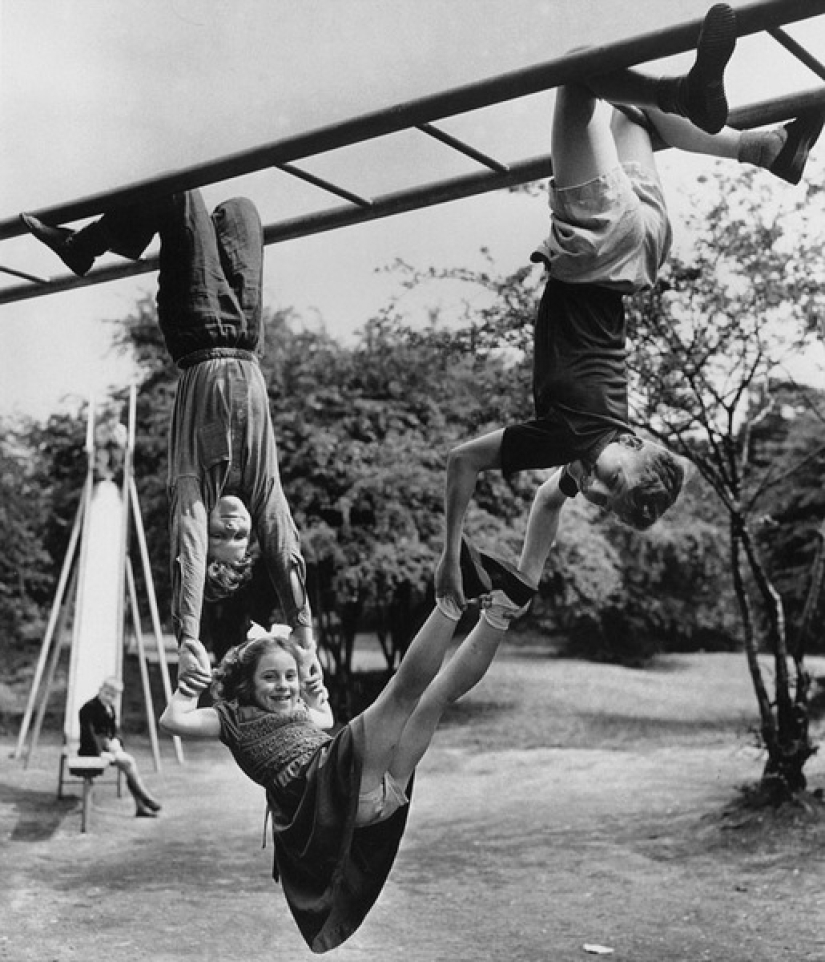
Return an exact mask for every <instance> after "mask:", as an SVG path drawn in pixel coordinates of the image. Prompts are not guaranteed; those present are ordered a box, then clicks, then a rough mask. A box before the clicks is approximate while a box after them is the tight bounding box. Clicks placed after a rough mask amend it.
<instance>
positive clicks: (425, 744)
mask: <svg viewBox="0 0 825 962" xmlns="http://www.w3.org/2000/svg"><path fill="white" fill-rule="evenodd" d="M488 612H492V613H493V620H494V621H496V619H495V608H491V609H488V610H486V611H485V612H483V613H482V615H481V617H480V618H479V620H478V623H477V624H476V626H475V627H474V628H473V630H472V631H471V632H470V634H469V635H467V637H466V638H465V639H464V640H463V641H462V642H461V644H460V645H459V646H458V648H457V650H456V652H455V654H454V655H453V656H452V658H450V660H449V661H448V662H447V663H446V665H444V667H443V668H442V669H441V671H440V672H439V673H438V675H437V676H436V677H435V679H434V680H433V682H432V683H431V684H430V686H429V687H428V688H427V690H426V692H425V693H424V695H423V696H422V698H421V701H420V702H419V703H418V706H417V707H416V709H415V711H414V712H413V713H412V714H411V715H410V718H409V721H408V722H407V724H406V725H405V727H404V731H403V733H402V735H401V739H400V741H399V743H398V747H397V749H396V751H395V755H394V757H393V759H392V763H391V765H390V767H389V772H390V774H391V775H392V777H393V778H394V779H395V780H396V781H397V782H398V783H399V784H400V785H405V784H406V783H407V781H408V779H409V778H410V776H411V775H412V773H413V771H414V770H415V768H416V766H417V765H418V763H419V762H420V761H421V759H422V758H423V756H424V754H425V752H426V751H427V749H428V748H429V746H430V743H431V742H432V739H433V735H434V734H435V731H436V729H437V728H438V723H439V722H440V720H441V717H442V715H443V714H444V711H445V710H446V709H447V707H448V706H449V705H451V704H452V703H453V702H455V701H457V700H458V699H459V698H461V697H462V696H463V695H466V694H467V692H468V691H470V690H471V689H472V688H474V687H475V686H476V685H477V684H478V683H479V682H480V681H481V679H482V678H483V677H484V675H485V674H486V672H487V669H488V668H489V667H490V665H491V664H492V661H493V659H494V658H495V655H496V652H497V651H498V648H499V645H500V644H501V642H502V640H503V638H504V635H505V633H506V627H502V624H504V622H501V621H496V624H497V625H498V627H496V626H495V625H493V624H491V623H490V621H488V620H487V617H488Z"/></svg>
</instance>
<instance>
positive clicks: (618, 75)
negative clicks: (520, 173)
mask: <svg viewBox="0 0 825 962" xmlns="http://www.w3.org/2000/svg"><path fill="white" fill-rule="evenodd" d="M735 40H736V19H735V15H734V12H733V10H732V9H731V8H730V7H728V6H727V5H725V4H717V5H716V6H714V7H712V8H711V10H710V11H709V12H708V15H707V17H706V18H705V21H704V24H703V26H702V30H701V33H700V37H699V41H698V46H697V54H696V61H695V64H694V66H693V68H692V69H691V70H690V72H689V73H688V74H687V75H686V76H684V77H674V78H653V77H649V76H647V75H645V74H643V73H640V72H639V71H636V70H620V71H617V72H615V73H611V74H609V75H605V76H600V77H594V78H588V79H586V80H584V81H582V82H581V83H576V84H568V85H566V86H564V87H561V88H560V89H559V90H558V91H557V99H556V106H555V112H554V116H553V126H552V135H551V156H552V159H553V179H552V181H551V184H550V208H551V214H552V217H551V232H550V236H549V237H548V239H547V241H546V242H545V243H544V244H543V245H542V246H541V247H540V248H539V250H537V251H536V252H535V254H534V255H533V260H536V261H540V262H542V263H544V264H545V266H546V267H547V271H548V280H547V284H546V287H545V291H544V295H543V297H542V300H541V304H540V306H539V310H538V316H537V319H536V325H535V334H534V369H533V398H534V404H535V411H536V418H535V420H532V421H529V422H526V423H522V424H514V425H510V426H509V427H506V428H504V429H502V430H497V431H493V432H491V433H489V434H486V435H484V436H482V437H480V438H477V439H475V440H473V441H469V442H466V443H464V444H462V445H460V446H459V447H457V448H455V449H454V450H453V451H451V452H450V456H449V459H448V465H447V480H446V494H445V513H446V518H445V539H444V549H443V553H442V556H441V559H440V561H439V564H438V568H437V570H436V595H437V597H450V598H452V599H453V601H454V602H455V603H456V604H458V605H459V606H461V605H463V604H464V601H465V598H464V595H463V593H462V586H461V579H460V576H459V560H460V554H461V550H462V527H463V523H464V516H465V514H466V510H467V507H468V505H469V502H470V499H471V498H472V495H473V492H474V490H475V485H476V481H477V478H478V475H479V473H480V472H482V471H487V470H490V469H496V468H499V469H501V470H502V471H503V472H505V473H507V474H511V473H514V472H518V471H524V470H527V469H533V468H549V467H555V466H560V467H563V471H562V472H561V473H559V474H554V475H553V476H552V478H551V479H550V480H549V481H548V482H546V485H547V488H546V490H545V491H543V492H542V491H541V489H540V491H539V493H538V494H537V498H536V502H535V503H534V506H533V510H532V511H531V515H530V520H529V522H528V532H527V541H528V542H529V544H530V551H529V554H530V556H531V558H532V559H533V563H531V565H530V567H531V574H530V575H529V576H528V575H527V573H526V572H523V574H524V577H525V582H526V584H527V587H535V585H536V584H537V582H538V578H539V577H540V575H541V567H540V566H538V567H537V565H536V563H535V558H537V557H539V556H541V555H542V553H543V554H544V557H546V553H547V551H548V550H549V543H547V544H545V545H544V546H543V547H542V546H541V545H539V541H540V537H539V532H541V531H542V529H543V528H544V527H547V529H548V530H552V531H554V530H555V525H556V524H557V513H558V510H559V504H558V497H559V495H561V497H562V498H563V497H565V496H568V497H574V496H575V495H576V494H577V493H578V492H581V493H582V495H583V496H584V497H585V498H586V499H587V500H588V501H590V502H592V503H594V504H597V505H599V506H600V507H602V508H604V509H605V510H607V511H612V512H613V513H614V514H616V515H617V516H618V517H619V518H620V519H621V520H622V521H624V522H626V523H628V524H630V525H631V526H633V527H636V528H638V529H644V528H646V527H649V526H650V525H651V524H653V523H654V522H655V521H656V520H657V519H658V518H659V517H660V516H661V515H662V514H663V513H664V512H665V511H666V510H667V509H668V508H669V507H670V506H671V505H672V504H673V502H674V501H675V500H676V498H677V497H678V495H679V492H680V490H681V485H682V480H683V468H682V465H681V463H680V462H679V461H678V460H677V459H676V458H675V457H674V456H673V455H671V453H670V452H668V451H667V450H666V449H664V448H662V447H660V446H659V445H656V444H653V443H651V442H650V441H647V440H644V439H642V438H640V437H638V436H637V435H636V434H634V432H633V431H632V430H631V429H630V426H629V419H628V400H627V370H626V350H625V342H626V324H625V313H624V305H623V301H624V297H625V295H627V294H633V293H635V292H637V291H640V290H644V289H645V288H648V287H650V286H652V285H653V284H654V283H655V281H656V277H657V274H658V271H659V269H660V268H661V266H662V265H663V263H664V262H665V259H666V257H667V254H668V252H669V249H670V244H671V227H670V222H669V219H668V215H667V210H666V207H665V201H664V196H663V194H662V188H661V184H660V182H659V178H658V175H657V172H656V165H655V162H654V154H653V146H652V141H651V137H652V136H656V137H658V138H659V139H660V140H662V141H663V142H664V143H666V144H669V145H672V146H674V147H678V148H680V149H683V150H690V151H696V152H699V153H705V154H711V155H715V156H720V157H730V158H734V159H738V160H739V161H741V162H745V163H752V164H757V165H759V166H762V167H765V168H767V169H768V170H770V171H771V172H772V173H774V174H775V175H776V176H778V177H780V178H782V179H783V180H786V181H788V182H790V183H797V182H798V181H799V179H800V177H801V175H802V170H803V168H804V165H805V161H806V159H807V156H808V152H809V151H810V148H811V146H812V145H813V143H814V142H815V141H816V138H817V136H818V135H819V132H820V130H821V128H822V123H823V113H822V111H821V110H819V111H813V112H810V113H806V114H805V115H803V116H801V117H799V118H797V119H796V120H795V121H793V122H791V123H789V124H787V125H785V126H783V127H779V128H776V129H773V130H767V131H752V132H750V131H748V132H739V131H736V130H732V129H731V128H728V127H726V126H725V124H726V120H727V112H728V107H727V100H726V98H725V91H724V84H723V74H724V69H725V66H726V65H727V62H728V60H729V59H730V57H731V55H732V53H733V50H734V45H735ZM611 104H612V105H616V106H615V107H614V106H611ZM551 489H552V490H551ZM545 504H550V505H551V506H552V508H551V515H552V518H551V520H550V521H549V522H547V523H545V520H544V519H543V517H542V508H543V505H545Z"/></svg>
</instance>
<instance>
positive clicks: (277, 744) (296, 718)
mask: <svg viewBox="0 0 825 962" xmlns="http://www.w3.org/2000/svg"><path fill="white" fill-rule="evenodd" d="M214 707H215V710H216V711H217V712H218V714H219V716H220V718H221V741H222V742H223V743H224V744H225V745H226V746H227V747H228V748H229V750H230V751H231V752H232V755H233V757H234V759H235V761H236V762H237V764H238V767H239V768H240V769H241V771H243V772H244V774H245V775H248V776H249V777H250V778H251V779H252V781H253V782H257V783H258V784H259V785H262V786H263V787H264V788H268V787H270V786H271V785H272V783H273V781H274V780H275V779H277V777H278V776H279V775H280V774H281V773H282V772H284V771H285V769H287V767H293V766H294V767H301V766H302V765H304V764H307V763H308V762H309V760H310V759H311V758H312V756H313V755H314V754H315V752H316V751H317V750H318V749H319V748H320V746H321V745H325V744H326V743H327V742H329V741H331V738H330V736H329V735H327V733H326V732H324V731H322V730H321V729H320V728H318V726H317V725H316V724H315V723H314V722H313V721H312V720H311V719H310V717H309V711H308V709H307V707H306V705H303V704H302V705H301V706H300V707H298V708H296V709H294V710H293V711H290V712H283V713H282V712H268V711H263V709H260V708H256V707H255V706H253V705H243V706H241V705H238V703H237V702H235V701H227V702H217V703H216V704H215V706H214ZM294 767H293V770H294Z"/></svg>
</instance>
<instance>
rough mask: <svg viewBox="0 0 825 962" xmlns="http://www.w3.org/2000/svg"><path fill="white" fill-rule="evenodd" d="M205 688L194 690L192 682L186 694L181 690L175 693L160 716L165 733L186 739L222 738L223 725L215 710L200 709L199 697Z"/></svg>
mask: <svg viewBox="0 0 825 962" xmlns="http://www.w3.org/2000/svg"><path fill="white" fill-rule="evenodd" d="M203 687H205V686H203ZM203 687H201V688H200V689H198V690H194V688H195V686H194V685H192V683H191V682H190V683H189V685H188V686H187V691H186V692H183V691H181V689H180V688H178V689H177V691H175V693H174V694H173V695H172V697H171V699H170V700H169V703H168V704H167V706H166V708H165V709H164V711H163V714H162V715H161V716H160V727H161V728H162V729H163V730H164V731H165V732H168V733H169V734H170V735H182V736H184V737H185V738H218V737H220V734H221V723H220V719H219V718H218V713H217V712H216V711H215V709H214V708H198V696H199V695H200V692H201V691H202V690H203ZM189 692H192V693H191V694H190V693H189Z"/></svg>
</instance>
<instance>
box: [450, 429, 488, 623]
mask: <svg viewBox="0 0 825 962" xmlns="http://www.w3.org/2000/svg"><path fill="white" fill-rule="evenodd" d="M503 437H504V431H503V430H502V429H499V430H498V431H491V432H490V433H489V434H484V435H482V436H481V437H480V438H476V439H475V440H473V441H468V442H466V443H465V444H461V445H459V446H458V447H457V448H454V449H453V450H452V451H451V452H450V456H449V459H448V460H447V483H446V490H445V495H444V522H445V530H444V550H443V553H442V555H441V560H440V561H439V563H438V567H437V568H436V573H435V594H436V597H437V598H443V597H451V598H453V599H454V600H455V602H456V604H458V606H459V607H460V608H463V607H464V589H463V587H462V584H461V569H460V566H459V558H460V555H461V529H462V527H463V525H464V515H465V514H466V513H467V507H468V505H469V504H470V499H471V498H472V496H473V493H474V491H475V488H476V481H477V480H478V476H479V474H480V473H481V472H482V471H489V470H490V469H492V468H498V467H501V440H502V438H503Z"/></svg>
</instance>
